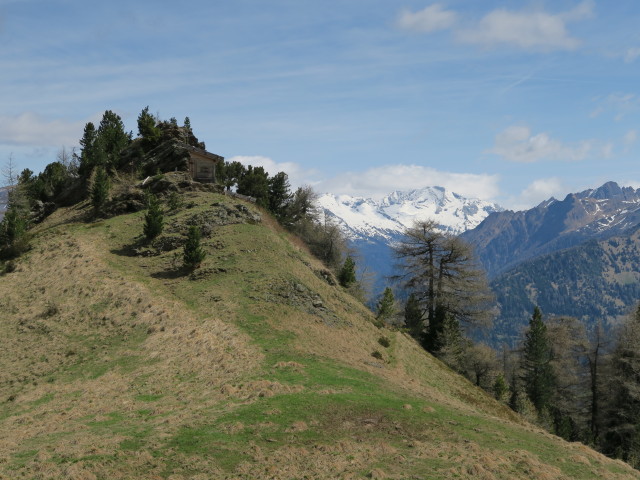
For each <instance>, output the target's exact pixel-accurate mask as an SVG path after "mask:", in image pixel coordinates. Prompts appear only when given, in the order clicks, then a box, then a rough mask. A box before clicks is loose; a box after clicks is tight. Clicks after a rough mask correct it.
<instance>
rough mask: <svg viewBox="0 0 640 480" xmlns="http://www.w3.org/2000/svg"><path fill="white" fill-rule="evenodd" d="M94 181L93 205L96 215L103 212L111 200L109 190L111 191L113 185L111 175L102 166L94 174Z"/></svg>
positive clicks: (92, 190)
mask: <svg viewBox="0 0 640 480" xmlns="http://www.w3.org/2000/svg"><path fill="white" fill-rule="evenodd" d="M92 176H93V179H92V180H93V181H92V183H91V192H90V193H91V205H93V209H94V211H95V213H96V214H98V213H100V212H101V211H102V208H103V207H104V204H105V203H106V202H107V199H108V198H109V190H110V189H111V183H110V182H109V175H107V172H106V170H105V169H104V167H102V166H98V167H96V168H95V169H94V172H93V175H92Z"/></svg>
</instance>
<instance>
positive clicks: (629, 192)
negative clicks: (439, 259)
mask: <svg viewBox="0 0 640 480" xmlns="http://www.w3.org/2000/svg"><path fill="white" fill-rule="evenodd" d="M638 223H640V189H638V190H635V189H633V188H631V187H624V188H622V187H620V186H619V185H618V184H617V183H614V182H607V183H605V184H604V185H602V186H601V187H599V188H596V189H589V190H585V191H583V192H579V193H570V194H569V195H567V196H566V197H565V198H564V200H556V199H555V198H551V199H549V200H546V201H544V202H542V203H541V204H540V205H538V206H537V207H535V208H532V209H530V210H525V211H520V212H513V211H510V210H507V211H503V212H499V213H497V214H495V215H491V216H489V217H488V218H487V219H486V220H485V221H483V222H482V223H481V224H480V225H478V226H477V228H474V229H472V230H469V231H467V232H465V233H463V234H462V238H463V239H465V240H467V241H468V242H469V243H471V244H473V245H474V246H475V247H476V253H477V254H478V255H479V258H480V261H481V262H482V264H483V265H484V267H485V269H486V270H487V274H488V276H489V277H490V278H494V277H496V276H497V275H499V274H501V273H503V272H505V271H507V270H508V269H509V268H511V267H513V266H515V265H517V264H518V263H521V262H523V261H525V260H529V259H532V258H536V257H538V256H540V255H543V254H547V253H553V252H556V251H558V250H562V249H565V248H569V247H573V246H575V245H579V244H581V243H583V242H585V241H587V240H590V239H601V238H607V237H609V236H612V235H618V234H620V233H622V232H624V231H625V230H627V229H629V228H630V227H633V226H635V225H637V224H638Z"/></svg>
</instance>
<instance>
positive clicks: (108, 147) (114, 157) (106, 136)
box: [96, 110, 131, 168]
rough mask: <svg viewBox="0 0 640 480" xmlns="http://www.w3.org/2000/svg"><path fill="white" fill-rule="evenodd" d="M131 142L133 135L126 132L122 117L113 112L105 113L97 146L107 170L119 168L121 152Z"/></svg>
mask: <svg viewBox="0 0 640 480" xmlns="http://www.w3.org/2000/svg"><path fill="white" fill-rule="evenodd" d="M130 141H131V135H130V134H128V133H126V132H125V130H124V123H123V122H122V119H121V118H120V115H118V114H116V113H114V112H112V111H111V110H107V111H105V112H104V115H103V116H102V120H101V121H100V126H99V127H98V132H97V137H96V146H97V148H98V149H99V150H101V151H102V153H103V155H104V163H105V164H106V166H107V168H117V167H119V160H120V152H121V151H122V150H123V149H124V148H125V147H126V146H127V145H128V144H129V142H130ZM98 165H102V163H98Z"/></svg>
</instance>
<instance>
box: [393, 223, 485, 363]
mask: <svg viewBox="0 0 640 480" xmlns="http://www.w3.org/2000/svg"><path fill="white" fill-rule="evenodd" d="M394 250H395V255H396V257H397V258H398V259H399V260H400V262H401V267H402V268H403V271H404V274H403V275H400V278H402V279H404V285H405V287H406V288H407V290H408V291H410V292H413V293H414V294H415V296H416V298H417V300H418V302H419V304H420V307H421V309H422V311H423V312H424V314H423V321H424V323H425V334H424V335H423V342H422V343H423V346H424V347H425V349H426V350H428V351H430V352H432V353H435V352H436V351H438V350H440V349H441V348H443V346H444V345H443V344H442V342H443V339H444V333H445V332H444V330H445V328H451V327H452V326H455V325H459V326H460V327H462V326H465V327H467V326H480V325H487V324H488V323H489V321H490V314H491V300H492V295H491V294H490V291H489V288H488V286H487V282H486V278H485V274H484V271H483V270H482V269H481V268H479V267H478V265H477V263H476V260H475V258H474V256H473V254H472V251H471V248H470V246H469V245H468V244H466V243H465V242H464V241H463V240H461V239H460V238H458V237H455V236H453V235H450V234H447V233H443V232H441V231H440V230H439V229H438V228H437V225H436V223H435V222H434V221H431V220H428V221H421V222H417V223H416V224H414V225H413V226H412V227H411V228H408V229H407V230H406V231H405V234H404V238H403V240H402V241H401V242H399V243H398V245H397V246H396V247H395V249H394Z"/></svg>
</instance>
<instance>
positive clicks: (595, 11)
mask: <svg viewBox="0 0 640 480" xmlns="http://www.w3.org/2000/svg"><path fill="white" fill-rule="evenodd" d="M638 25H640V2H637V0H616V1H615V2H612V1H608V2H605V1H604V0H583V1H577V0H571V1H570V0H555V1H550V0H549V1H544V0H534V1H526V0H525V1H515V0H512V1H508V0H505V1H497V0H485V1H482V2H478V1H477V0H450V1H439V2H431V1H423V0H421V1H414V0H406V1H395V0H339V1H338V0H323V1H322V2H318V1H308V0H270V1H269V2H264V1H258V0H233V1H226V0H225V1H223V0H207V1H195V0H193V1H192V0H182V1H181V2H175V1H174V2H168V1H163V0H155V1H153V2H152V1H146V0H141V1H136V2H131V1H126V2H125V1H121V0H111V1H109V2H87V1H86V0H85V1H77V0H44V1H40V0H0V163H4V164H6V162H7V161H8V160H9V159H12V161H13V163H14V164H15V165H16V166H17V167H18V169H19V170H21V169H22V168H30V169H31V170H34V171H36V172H38V171H41V170H42V169H43V168H44V167H45V166H46V165H47V164H48V163H50V162H53V161H55V160H56V154H57V152H58V151H59V150H60V149H61V148H62V147H63V146H64V147H66V148H72V147H74V146H77V145H78V140H79V139H80V138H81V136H82V131H83V128H84V125H85V124H86V123H87V122H89V121H93V122H95V123H97V122H99V120H100V118H101V116H102V113H103V112H104V111H105V110H107V109H109V110H113V111H115V112H116V113H118V114H119V115H120V116H121V117H122V119H123V120H124V122H125V125H126V127H127V129H128V130H131V131H133V132H134V135H135V134H136V133H137V125H136V119H137V116H138V114H139V113H140V111H141V110H142V109H143V108H144V107H145V106H149V109H150V111H151V112H153V113H156V114H158V115H159V116H160V118H162V119H169V118H171V117H175V118H177V119H178V121H179V122H182V120H183V119H184V117H186V116H188V117H189V118H190V120H191V125H192V127H193V130H194V133H195V134H196V136H197V137H198V138H199V139H200V140H201V141H204V142H205V143H206V145H207V150H209V151H211V152H213V153H216V154H219V155H222V156H224V157H225V158H226V159H227V160H230V161H233V160H239V161H242V162H244V163H248V164H253V165H262V166H265V167H266V169H267V170H268V171H269V172H270V173H271V174H275V173H277V172H278V171H285V172H287V173H288V174H289V178H290V180H291V183H292V186H293V187H296V186H300V185H305V184H307V185H312V186H313V187H314V189H315V190H316V191H318V192H319V193H324V192H330V193H334V194H348V195H358V196H364V197H372V198H380V197H381V196H383V195H385V194H388V193H391V192H392V191H394V190H408V189H413V188H420V187H424V186H433V185H439V186H444V187H446V188H448V189H450V190H452V191H454V192H456V193H459V194H461V195H464V196H468V197H475V198H481V199H483V200H488V201H493V202H497V203H499V204H500V205H502V206H503V207H505V208H510V209H524V208H530V207H532V206H535V205H536V204H538V203H540V202H541V201H543V200H545V199H547V198H550V197H551V196H555V197H556V198H564V196H565V195H566V194H568V193H570V192H576V191H581V190H584V189H586V188H595V187H597V186H599V185H601V184H603V183H605V182H606V181H610V180H612V181H616V182H618V183H620V184H621V185H629V186H634V187H636V188H638V187H640V163H639V162H638V154H639V153H640V141H639V140H640V138H639V137H640V81H639V80H640V29H639V28H638Z"/></svg>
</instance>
